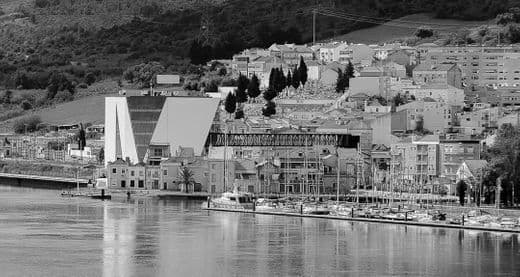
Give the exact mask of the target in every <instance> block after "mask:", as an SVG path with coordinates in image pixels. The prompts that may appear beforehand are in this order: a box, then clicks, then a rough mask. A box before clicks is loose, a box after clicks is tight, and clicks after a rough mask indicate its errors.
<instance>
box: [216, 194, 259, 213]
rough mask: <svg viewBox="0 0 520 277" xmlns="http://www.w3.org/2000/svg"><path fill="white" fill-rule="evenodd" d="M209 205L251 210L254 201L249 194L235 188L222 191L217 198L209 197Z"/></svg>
mask: <svg viewBox="0 0 520 277" xmlns="http://www.w3.org/2000/svg"><path fill="white" fill-rule="evenodd" d="M210 206H211V207H212V208H223V209H240V210H252V209H253V207H254V202H253V196H252V195H251V194H249V193H243V192H238V191H236V190H235V191H233V192H224V193H222V195H221V196H220V197H219V198H214V199H210Z"/></svg>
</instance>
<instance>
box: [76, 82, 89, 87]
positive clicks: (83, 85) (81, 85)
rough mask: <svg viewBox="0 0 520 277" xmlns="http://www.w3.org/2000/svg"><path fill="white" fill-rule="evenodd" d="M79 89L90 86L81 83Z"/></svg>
mask: <svg viewBox="0 0 520 277" xmlns="http://www.w3.org/2000/svg"><path fill="white" fill-rule="evenodd" d="M78 88H88V85H87V84H85V83H79V85H78Z"/></svg>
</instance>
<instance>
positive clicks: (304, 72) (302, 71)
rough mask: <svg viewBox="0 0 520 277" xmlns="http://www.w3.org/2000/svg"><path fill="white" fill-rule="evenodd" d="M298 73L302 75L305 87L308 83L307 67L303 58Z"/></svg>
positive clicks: (301, 79) (301, 78)
mask: <svg viewBox="0 0 520 277" xmlns="http://www.w3.org/2000/svg"><path fill="white" fill-rule="evenodd" d="M298 71H299V73H300V81H301V83H302V85H303V86H305V83H307V78H308V76H307V71H308V69H307V65H306V64H305V61H303V57H302V56H300V67H299V68H298Z"/></svg>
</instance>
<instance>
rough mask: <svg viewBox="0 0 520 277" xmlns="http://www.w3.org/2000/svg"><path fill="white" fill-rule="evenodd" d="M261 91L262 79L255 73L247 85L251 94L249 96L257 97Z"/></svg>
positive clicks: (248, 92)
mask: <svg viewBox="0 0 520 277" xmlns="http://www.w3.org/2000/svg"><path fill="white" fill-rule="evenodd" d="M260 93H261V92H260V81H259V80H258V77H256V74H254V75H253V77H251V81H250V82H249V85H248V86H247V94H248V95H249V98H253V99H255V98H257V97H258V96H259V95H260Z"/></svg>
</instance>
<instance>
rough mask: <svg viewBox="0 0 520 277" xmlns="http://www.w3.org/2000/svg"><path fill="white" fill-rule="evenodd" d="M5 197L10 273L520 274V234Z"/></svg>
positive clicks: (4, 252) (158, 202)
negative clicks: (21, 242) (519, 272)
mask: <svg viewBox="0 0 520 277" xmlns="http://www.w3.org/2000/svg"><path fill="white" fill-rule="evenodd" d="M0 192H1V193H0V209H1V210H3V211H5V212H3V213H2V215H1V216H0V222H1V224H2V226H3V228H2V229H1V230H0V245H1V246H2V247H0V268H2V275H3V276H34V275H37V276H44V277H46V276H107V277H108V276H129V277H132V276H172V272H175V275H176V276H230V275H239V276H244V275H255V276H331V275H347V276H396V275H398V276H401V275H403V274H407V275H410V276H425V275H426V276H457V275H458V274H459V273H460V272H464V273H465V274H468V275H470V276H493V275H501V276H515V273H516V272H518V271H519V270H520V266H519V265H518V263H517V262H516V261H517V260H518V259H519V258H520V256H519V251H518V250H519V249H520V246H519V242H520V238H519V236H518V234H515V233H504V232H488V231H480V230H471V229H467V230H458V229H452V228H445V227H428V228H424V227H421V226H412V225H401V224H398V223H397V224H373V223H371V222H368V221H367V222H363V221H362V220H363V219H362V218H358V219H356V220H359V221H357V222H354V221H347V220H332V219H322V218H320V217H318V216H314V217H312V216H309V217H300V216H278V215H270V214H259V213H258V214H252V213H251V212H243V213H236V212H233V213H230V212H216V211H206V210H203V209H201V205H202V201H187V200H168V199H158V198H155V197H153V198H141V199H135V198H131V199H130V200H128V199H126V197H124V196H122V197H119V196H115V197H113V199H112V201H96V200H91V199H88V198H63V197H59V196H57V193H56V191H52V190H51V191H49V190H40V189H31V188H20V187H8V186H0ZM27 203H33V204H31V205H27ZM22 240H23V241H24V243H23V244H20V243H19V242H20V241H22ZM42 264H45V265H46V266H44V267H42V266H41V265H42ZM201 265H204V266H201Z"/></svg>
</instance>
